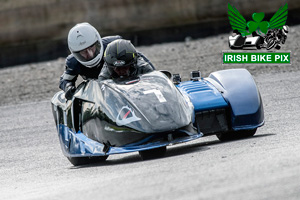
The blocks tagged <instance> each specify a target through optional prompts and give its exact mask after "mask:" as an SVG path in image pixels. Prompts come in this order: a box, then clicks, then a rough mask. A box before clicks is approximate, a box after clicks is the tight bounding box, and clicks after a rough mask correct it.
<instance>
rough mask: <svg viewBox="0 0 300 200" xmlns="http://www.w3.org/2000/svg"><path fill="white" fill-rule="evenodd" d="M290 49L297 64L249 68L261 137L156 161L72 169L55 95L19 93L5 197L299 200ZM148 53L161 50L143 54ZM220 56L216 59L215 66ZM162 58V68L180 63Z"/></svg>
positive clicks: (171, 153) (5, 163)
mask: <svg viewBox="0 0 300 200" xmlns="http://www.w3.org/2000/svg"><path fill="white" fill-rule="evenodd" d="M298 29H299V28H298ZM216 38H217V37H216ZM217 39H219V38H217ZM224 40H225V39H224ZM199 41H200V42H201V41H202V40H199ZM199 41H197V42H199ZM213 41H215V39H213ZM197 42H195V43H191V45H194V44H195V45H196V44H197ZM222 43H223V41H222ZM176 45H177V44H175V50H173V51H176ZM178 45H180V44H178ZM287 46H288V45H287ZM288 47H289V48H293V49H292V52H293V59H294V63H293V65H291V66H282V67H280V66H268V67H266V66H255V67H254V66H245V68H247V69H249V71H250V72H252V74H254V78H255V81H256V82H257V85H258V87H259V89H260V92H261V95H262V98H263V102H264V108H265V121H266V123H265V125H264V126H263V127H262V128H260V129H258V131H257V134H256V135H255V136H254V137H252V138H249V139H244V140H238V141H233V142H219V141H218V139H217V138H216V137H215V136H211V137H205V138H200V139H198V140H196V141H193V142H189V143H184V144H180V145H174V146H170V147H168V150H167V154H166V156H165V157H164V158H160V159H154V160H149V161H142V160H141V159H140V157H139V155H138V153H129V154H121V155H113V156H110V157H109V158H108V160H107V161H106V162H105V163H103V164H102V163H98V164H94V165H87V166H84V167H73V166H72V165H71V164H70V163H69V161H68V160H67V159H66V158H65V157H64V156H63V154H62V152H61V150H60V146H59V141H58V137H57V132H56V129H55V124H54V120H53V117H52V113H51V106H50V101H49V100H45V99H47V98H48V97H49V96H52V95H53V93H50V94H48V96H46V97H47V98H45V96H43V95H41V96H39V97H38V98H37V99H33V98H27V100H26V101H25V102H26V103H24V102H23V101H21V100H22V98H21V97H20V95H19V96H18V97H19V99H20V101H16V102H12V103H10V101H9V100H7V99H9V98H11V99H13V97H14V96H13V94H12V93H11V95H10V96H9V95H8V96H7V98H6V97H5V96H1V100H3V102H4V103H2V106H1V107H0V113H1V115H0V127H1V130H0V138H1V139H0V147H1V148H0V155H1V157H0V177H1V178H0V199H3V200H5V199H9V200H10V199H18V200H19V199H20V200H21V199H49V200H50V199H51V200H52V199H85V198H86V199H103V198H109V199H230V200H232V199H237V200H239V199H243V200H247V199H278V200H281V199H295V200H296V199H300V167H299V166H300V153H299V152H300V145H299V143H300V134H299V129H300V125H299V118H300V112H299V102H300V94H299V88H300V81H299V79H300V78H299V77H300V71H299V70H298V61H297V59H298V58H297V53H298V54H299V50H298V45H297V44H296V46H292V45H290V46H288ZM148 48H149V49H150V48H153V49H155V48H158V47H157V46H154V47H144V49H143V52H144V51H146V50H147V49H148ZM212 51H213V50H212ZM218 51H219V52H220V50H218ZM219 52H218V53H215V54H218V55H217V56H215V57H214V54H213V53H212V54H210V56H211V57H212V58H211V61H210V62H211V63H214V62H217V61H215V60H216V59H213V58H216V57H218V56H219ZM294 53H295V55H294ZM153 55H154V54H153ZM188 55H190V54H188ZM157 57H158V60H154V62H155V63H164V62H171V63H175V60H169V61H168V60H159V56H157ZM208 57H209V56H208ZM295 60H296V61H295ZM58 62H60V61H58ZM203 62H204V61H203ZM205 62H208V63H209V60H207V61H205ZM174 65H175V64H174ZM178 65H185V63H179V64H178V63H177V65H175V66H177V68H179V67H178ZM218 65H220V60H219V61H218ZM186 66H187V65H186ZM201 67H202V68H205V66H200V68H201ZM222 67H223V68H230V66H229V67H228V66H222ZM31 68H32V70H34V65H33V67H32V65H31ZM190 68H192V67H190ZM190 68H188V67H185V69H183V70H182V71H181V72H184V71H185V70H190ZM202 68H201V69H202ZM13 70H15V71H16V72H20V71H22V70H23V72H24V73H26V66H25V67H24V68H22V69H21V68H15V69H5V70H2V72H3V73H2V76H9V74H10V72H14V71H13ZM205 70H206V71H205ZM214 70H215V69H212V71H214ZM204 72H205V73H206V72H209V70H208V69H204ZM55 73H56V72H55ZM58 73H60V72H58ZM14 76H17V75H14ZM13 79H14V78H13V76H12V77H11V79H10V83H13V82H16V81H14V80H13ZM40 79H43V78H40ZM44 79H45V80H48V79H47V78H46V77H44ZM4 82H5V81H3V79H2V84H4ZM50 82H51V81H50ZM7 88H9V86H7V87H5V88H3V87H2V88H1V90H2V89H3V91H6V92H7V91H10V89H7ZM42 89H43V88H42ZM51 90H52V89H49V90H48V92H49V91H51ZM3 91H1V92H3ZM40 91H41V90H40ZM23 94H24V93H23ZM27 95H28V96H30V94H27ZM32 95H33V96H34V95H35V94H34V93H33V94H32ZM21 96H22V95H21ZM23 97H24V96H23ZM14 99H16V98H14ZM37 100H39V101H37ZM15 103H17V104H15Z"/></svg>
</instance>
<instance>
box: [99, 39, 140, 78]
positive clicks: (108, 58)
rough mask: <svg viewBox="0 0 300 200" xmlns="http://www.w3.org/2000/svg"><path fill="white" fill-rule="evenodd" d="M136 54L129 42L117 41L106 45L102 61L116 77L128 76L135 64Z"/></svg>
mask: <svg viewBox="0 0 300 200" xmlns="http://www.w3.org/2000/svg"><path fill="white" fill-rule="evenodd" d="M136 57H137V52H136V49H135V47H134V46H133V45H132V44H131V42H130V41H129V40H123V39H118V40H115V41H113V42H111V43H109V44H108V46H107V48H106V50H105V52H104V61H105V62H106V64H107V66H108V68H109V69H110V70H113V71H114V72H115V73H116V74H117V75H118V76H129V73H130V68H132V67H134V66H135V64H136Z"/></svg>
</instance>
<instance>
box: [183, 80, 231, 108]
mask: <svg viewBox="0 0 300 200" xmlns="http://www.w3.org/2000/svg"><path fill="white" fill-rule="evenodd" d="M177 87H178V89H179V90H180V91H181V92H182V93H184V94H186V95H188V97H189V98H190V100H191V102H192V103H193V105H194V109H195V113H197V112H200V111H204V110H212V109H218V108H224V107H227V106H228V104H227V103H226V101H225V100H224V98H223V97H222V95H221V94H220V92H219V91H218V90H217V89H216V88H215V87H214V86H213V85H212V84H211V83H210V82H208V81H206V80H199V81H186V82H181V83H180V84H178V85H177Z"/></svg>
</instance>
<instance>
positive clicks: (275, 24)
mask: <svg viewBox="0 0 300 200" xmlns="http://www.w3.org/2000/svg"><path fill="white" fill-rule="evenodd" d="M287 9H288V5H287V4H285V5H284V6H283V7H280V8H279V10H278V11H277V12H276V13H275V14H274V15H273V17H272V18H271V20H270V22H269V24H270V27H269V29H274V28H276V29H282V26H283V25H285V23H286V20H287V14H288V10H287Z"/></svg>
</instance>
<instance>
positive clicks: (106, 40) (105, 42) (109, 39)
mask: <svg viewBox="0 0 300 200" xmlns="http://www.w3.org/2000/svg"><path fill="white" fill-rule="evenodd" d="M117 39H122V37H121V36H120V35H113V36H106V37H103V38H102V43H103V45H105V46H107V45H108V44H109V43H111V42H112V41H114V40H117Z"/></svg>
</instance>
